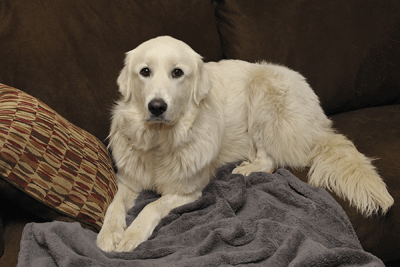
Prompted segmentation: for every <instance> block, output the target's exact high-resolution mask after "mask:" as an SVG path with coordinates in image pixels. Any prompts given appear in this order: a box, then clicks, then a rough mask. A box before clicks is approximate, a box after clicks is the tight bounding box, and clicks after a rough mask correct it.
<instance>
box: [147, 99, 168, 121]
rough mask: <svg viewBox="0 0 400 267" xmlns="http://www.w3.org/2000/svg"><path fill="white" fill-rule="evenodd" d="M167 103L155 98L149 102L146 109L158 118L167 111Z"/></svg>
mask: <svg viewBox="0 0 400 267" xmlns="http://www.w3.org/2000/svg"><path fill="white" fill-rule="evenodd" d="M167 107H168V105H167V103H165V102H164V100H162V99H159V98H156V99H153V100H151V101H150V103H149V104H148V106H147V108H148V109H149V111H150V112H151V114H153V115H154V116H157V117H158V116H160V115H161V114H163V113H164V112H165V111H166V110H167Z"/></svg>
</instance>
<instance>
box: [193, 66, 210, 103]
mask: <svg viewBox="0 0 400 267" xmlns="http://www.w3.org/2000/svg"><path fill="white" fill-rule="evenodd" d="M211 87H212V82H211V77H210V75H209V74H208V72H207V70H206V68H205V67H204V63H203V60H201V58H199V60H198V62H197V71H196V78H195V83H194V96H193V98H194V102H195V103H196V105H200V102H201V100H203V98H204V97H205V96H206V95H207V94H208V92H209V91H210V89H211Z"/></svg>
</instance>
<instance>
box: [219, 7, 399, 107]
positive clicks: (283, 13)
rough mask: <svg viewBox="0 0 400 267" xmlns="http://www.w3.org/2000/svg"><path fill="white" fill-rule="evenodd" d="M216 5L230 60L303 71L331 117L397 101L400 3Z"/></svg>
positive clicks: (226, 52)
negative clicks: (284, 66)
mask: <svg viewBox="0 0 400 267" xmlns="http://www.w3.org/2000/svg"><path fill="white" fill-rule="evenodd" d="M214 2H215V3H216V4H217V7H216V14H217V18H218V20H217V25H218V30H219V32H220V34H221V41H222V44H223V46H222V53H223V56H224V57H225V58H233V59H242V60H247V61H251V62H254V61H261V60H266V61H270V62H274V63H279V64H283V65H286V66H288V67H289V68H292V69H294V70H296V71H299V72H300V73H302V74H303V75H304V76H305V77H306V78H307V80H308V81H309V83H310V84H311V86H312V88H313V89H314V90H315V91H316V93H317V95H318V96H319V97H320V99H321V102H322V106H323V108H324V110H325V111H326V112H327V113H328V114H334V113H338V112H343V111H347V110H352V109H357V108H362V107H369V106H377V105H383V104H393V103H400V42H399V40H400V1H398V0H337V1H315V0H314V1H312V0H309V1H292V0H279V1H276V0H268V1H258V0H249V1H242V0H230V1H223V0H214Z"/></svg>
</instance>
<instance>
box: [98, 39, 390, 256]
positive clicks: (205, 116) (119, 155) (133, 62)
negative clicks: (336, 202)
mask: <svg viewBox="0 0 400 267" xmlns="http://www.w3.org/2000/svg"><path fill="white" fill-rule="evenodd" d="M143 69H147V70H148V71H149V73H147V74H145V75H143V73H142V72H141V71H142V70H143ZM177 69H178V74H180V75H178V76H174V74H173V72H174V70H177ZM179 70H181V71H182V73H179ZM118 84H119V89H120V93H121V95H122V98H121V99H120V100H119V101H118V102H117V104H116V106H115V107H114V109H113V117H112V124H111V132H110V136H109V138H110V148H111V149H112V152H113V157H114V159H115V162H116V165H117V168H118V174H117V182H118V191H117V193H116V195H115V198H114V200H113V201H112V203H111V205H110V206H109V208H108V210H107V213H106V216H105V221H104V225H103V228H102V229H101V231H100V233H99V235H98V238H97V244H98V246H99V247H100V248H101V249H103V250H105V251H131V250H133V249H134V248H135V247H137V246H138V245H139V244H140V243H141V242H143V241H145V240H147V239H148V237H149V236H150V235H151V233H152V232H153V230H154V228H155V227H156V225H157V224H158V223H159V221H160V220H161V219H162V218H163V217H165V216H166V215H167V214H168V213H169V212H170V211H171V210H172V209H174V208H176V207H178V206H181V205H183V204H186V203H190V202H193V201H195V200H197V199H198V198H199V197H200V196H201V192H202V189H203V188H204V187H205V186H206V184H207V183H208V182H209V180H210V177H211V176H212V175H213V172H214V171H215V169H216V168H218V167H220V166H222V165H223V164H225V163H228V162H235V161H243V160H244V162H243V163H242V164H241V165H240V166H238V167H237V168H235V169H234V171H233V173H235V174H243V175H249V174H250V173H251V172H257V171H263V172H272V171H273V170H274V169H276V168H278V167H281V166H291V167H296V168H301V167H305V166H310V167H311V170H310V174H309V182H310V184H312V185H315V186H320V187H323V188H326V189H329V190H332V191H334V192H336V193H337V194H338V195H339V196H341V197H343V198H345V199H347V200H349V201H350V203H351V204H352V205H354V206H356V207H357V208H358V210H359V211H360V212H361V213H363V214H364V215H366V216H370V215H372V214H373V213H377V212H378V211H379V210H380V211H382V212H383V213H385V212H386V211H387V210H388V209H389V207H390V206H392V204H393V198H392V197H391V196H390V195H389V193H388V191H387V189H386V185H385V183H384V182H383V181H382V179H381V178H380V177H379V175H378V174H377V172H376V171H375V168H374V167H373V166H372V165H371V160H370V159H368V158H367V157H365V156H364V155H363V154H361V153H359V152H358V151H357V150H356V148H355V147H354V145H353V144H352V143H351V142H350V141H349V140H348V139H346V137H344V136H343V135H340V134H337V133H335V132H334V131H333V130H332V129H331V121H330V120H329V119H328V118H327V117H326V116H325V114H324V112H323V110H322V109H321V107H320V104H319V100H318V98H317V96H316V95H315V93H314V92H313V90H312V89H311V88H310V86H309V85H308V84H307V82H306V80H305V78H304V77H303V76H301V75H300V74H299V73H297V72H295V71H293V70H290V69H288V68H286V67H283V66H277V65H273V64H268V63H261V64H252V63H248V62H244V61H239V60H224V61H220V62H218V63H214V62H212V63H211V62H210V63H203V61H202V58H201V56H200V55H198V54H197V53H196V52H194V51H193V50H192V49H191V48H190V47H189V46H188V45H186V44H185V43H183V42H181V41H179V40H176V39H173V38H171V37H168V36H163V37H158V38H155V39H151V40H149V41H147V42H144V43H143V44H141V45H139V46H138V47H137V48H136V49H134V50H132V51H130V52H128V53H127V56H126V60H125V67H124V68H123V69H122V71H121V74H120V76H119V78H118ZM154 99H158V100H159V99H161V100H162V101H164V102H165V104H166V105H167V108H166V110H165V112H164V113H162V114H161V115H157V116H155V115H154V114H152V113H151V112H150V111H149V103H150V102H151V101H152V100H154ZM145 189H151V190H155V191H157V192H158V193H159V194H161V195H162V196H161V198H159V199H158V200H157V201H155V202H153V203H151V204H149V205H147V206H146V207H145V208H144V209H143V210H142V211H141V212H140V214H139V215H138V217H137V218H136V219H135V220H134V221H133V223H132V224H131V225H130V226H129V227H128V228H127V229H126V223H125V216H126V212H127V211H128V210H129V209H130V208H131V207H132V206H133V205H134V201H135V198H136V197H137V195H138V193H139V192H140V191H142V190H145Z"/></svg>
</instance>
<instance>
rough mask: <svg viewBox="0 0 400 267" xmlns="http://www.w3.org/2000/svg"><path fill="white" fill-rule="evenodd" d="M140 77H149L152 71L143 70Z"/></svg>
mask: <svg viewBox="0 0 400 267" xmlns="http://www.w3.org/2000/svg"><path fill="white" fill-rule="evenodd" d="M139 73H140V75H142V76H143V77H149V76H150V70H149V68H143V69H141V70H140V72H139Z"/></svg>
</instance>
